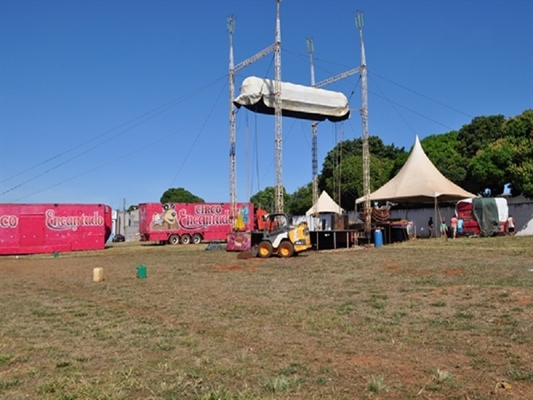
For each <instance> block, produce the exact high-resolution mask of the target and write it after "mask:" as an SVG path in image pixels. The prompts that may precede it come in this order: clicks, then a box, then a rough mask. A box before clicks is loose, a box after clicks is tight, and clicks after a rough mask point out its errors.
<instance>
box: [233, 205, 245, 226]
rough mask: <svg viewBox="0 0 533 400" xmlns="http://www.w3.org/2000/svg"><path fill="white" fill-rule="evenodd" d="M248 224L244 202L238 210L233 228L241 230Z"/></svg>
mask: <svg viewBox="0 0 533 400" xmlns="http://www.w3.org/2000/svg"><path fill="white" fill-rule="evenodd" d="M247 225H248V207H247V205H246V204H243V205H242V206H241V208H240V210H239V215H237V220H236V221H235V230H237V231H241V230H244V228H245V227H246V226H247Z"/></svg>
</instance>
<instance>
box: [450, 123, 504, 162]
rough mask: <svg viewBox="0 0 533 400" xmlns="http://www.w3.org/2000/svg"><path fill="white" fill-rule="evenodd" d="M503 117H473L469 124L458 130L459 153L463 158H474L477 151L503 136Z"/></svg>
mask: <svg viewBox="0 0 533 400" xmlns="http://www.w3.org/2000/svg"><path fill="white" fill-rule="evenodd" d="M504 122H505V117H504V116H503V115H491V116H489V117H475V118H474V119H473V120H472V121H471V122H470V123H469V124H467V125H463V127H462V128H461V129H459V134H458V139H459V147H458V150H459V153H460V154H461V155H462V156H463V157H465V158H468V159H470V158H472V157H474V156H475V155H476V154H477V152H478V151H479V150H482V149H484V148H485V147H487V146H488V145H489V144H490V143H492V142H494V141H495V140H497V139H499V138H501V137H502V136H503V124H504Z"/></svg>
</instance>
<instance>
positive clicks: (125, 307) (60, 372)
mask: <svg viewBox="0 0 533 400" xmlns="http://www.w3.org/2000/svg"><path fill="white" fill-rule="evenodd" d="M532 245H533V238H531V237H523V238H518V237H504V238H489V239H481V238H477V239H457V240H448V241H441V240H433V239H432V240H411V241H409V242H406V243H400V244H394V245H388V246H383V247H380V248H369V249H364V248H357V249H344V250H337V251H321V252H308V253H304V254H302V255H300V256H298V257H294V258H291V259H279V258H273V259H268V260H262V259H257V258H255V259H249V260H238V259H237V257H236V254H235V253H227V252H224V251H220V250H219V251H205V245H199V246H193V245H190V246H147V245H140V244H129V243H120V244H114V245H113V246H111V247H110V248H108V249H106V250H104V251H96V252H81V253H62V254H60V255H59V257H54V256H53V255H34V256H20V257H12V256H9V257H2V258H0V302H1V304H2V308H1V309H0V398H2V399H4V398H5V399H22V398H49V399H149V398H151V399H182V398H183V399H319V398H320V399H324V398H329V399H378V398H379V399H414V398H420V399H531V398H533V319H532V316H533V315H532V314H533V271H530V270H533V247H532ZM139 266H145V267H146V270H147V277H146V278H144V279H140V278H137V269H138V267H139ZM98 267H101V268H103V269H104V277H105V279H104V281H102V282H93V279H92V278H93V270H94V268H98Z"/></svg>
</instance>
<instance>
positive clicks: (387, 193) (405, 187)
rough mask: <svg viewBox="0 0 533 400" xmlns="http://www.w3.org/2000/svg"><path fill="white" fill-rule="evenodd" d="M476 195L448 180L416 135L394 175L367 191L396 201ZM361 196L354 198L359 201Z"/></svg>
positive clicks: (416, 201) (361, 198) (404, 201)
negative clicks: (405, 160)
mask: <svg viewBox="0 0 533 400" xmlns="http://www.w3.org/2000/svg"><path fill="white" fill-rule="evenodd" d="M467 197H476V196H475V195H474V194H472V193H469V192H467V191H466V190H464V189H462V188H461V187H459V186H457V185H456V184H455V183H453V182H452V181H450V180H448V179H447V178H446V177H445V176H444V175H442V174H441V173H440V171H439V170H438V169H437V168H436V167H435V166H434V165H433V163H432V162H431V161H430V160H429V158H428V156H427V155H426V153H424V150H423V149H422V145H421V144H420V141H419V140H418V136H417V137H416V141H415V145H414V146H413V150H412V151H411V154H410V155H409V158H408V159H407V162H406V163H405V165H404V166H403V167H402V169H401V170H400V171H399V172H398V174H396V176H395V177H394V178H392V179H391V180H390V181H388V182H387V183H386V184H385V185H383V186H382V187H380V188H379V189H378V190H376V191H375V192H373V193H371V194H370V200H371V201H378V200H383V201H384V200H390V201H394V202H398V203H428V202H435V203H436V202H437V201H456V200H461V199H464V198H467ZM364 200H365V198H364V197H360V198H358V199H357V200H356V203H362V202H363V201H364Z"/></svg>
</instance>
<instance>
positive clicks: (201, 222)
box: [178, 205, 230, 229]
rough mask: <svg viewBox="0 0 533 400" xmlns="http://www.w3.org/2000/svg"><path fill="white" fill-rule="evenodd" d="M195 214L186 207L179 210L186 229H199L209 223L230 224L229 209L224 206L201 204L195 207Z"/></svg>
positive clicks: (182, 224)
mask: <svg viewBox="0 0 533 400" xmlns="http://www.w3.org/2000/svg"><path fill="white" fill-rule="evenodd" d="M194 212H195V213H194V214H188V213H187V210H186V209H185V208H182V209H181V210H179V212H178V220H179V223H180V225H181V226H182V227H183V228H184V229H198V228H202V227H205V226H209V225H229V224H230V215H229V210H224V209H223V207H222V206H219V205H214V206H205V205H199V206H196V207H195V209H194Z"/></svg>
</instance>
